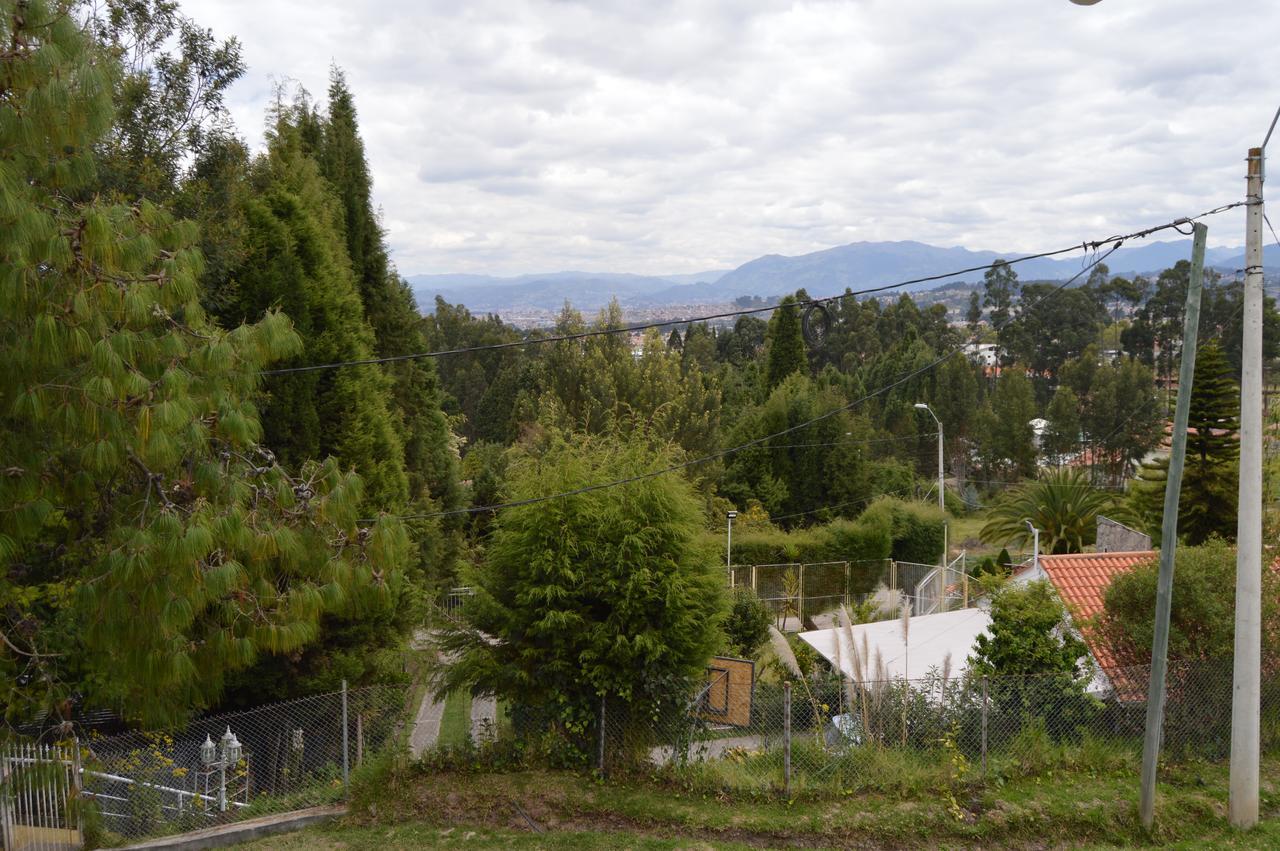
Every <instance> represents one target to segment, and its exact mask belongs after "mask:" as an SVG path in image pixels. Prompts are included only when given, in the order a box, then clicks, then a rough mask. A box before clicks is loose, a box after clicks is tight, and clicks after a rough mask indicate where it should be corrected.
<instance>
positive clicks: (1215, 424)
mask: <svg viewBox="0 0 1280 851" xmlns="http://www.w3.org/2000/svg"><path fill="white" fill-rule="evenodd" d="M1187 427H1188V429H1189V433H1188V434H1187V462H1186V469H1185V471H1184V473H1183V484H1182V502H1181V507H1180V508H1179V512H1178V513H1179V515H1180V516H1179V518H1178V533H1179V535H1180V536H1185V537H1186V539H1187V541H1188V542H1189V543H1191V544H1199V543H1202V542H1203V541H1205V540H1207V539H1208V538H1209V536H1211V535H1220V536H1222V537H1224V538H1227V539H1234V538H1235V534H1236V505H1237V502H1238V499H1239V492H1238V487H1237V482H1238V472H1237V471H1238V464H1239V457H1240V443H1239V433H1240V388H1239V387H1238V386H1237V385H1236V382H1235V380H1234V379H1233V378H1232V377H1231V365H1230V364H1229V363H1228V362H1227V358H1226V355H1225V353H1224V352H1223V351H1222V347H1221V346H1219V345H1218V343H1217V342H1216V341H1214V340H1210V341H1209V342H1208V343H1206V344H1205V345H1204V346H1201V347H1200V349H1199V351H1198V352H1197V353H1196V372H1195V381H1194V383H1193V384H1192V391H1191V406H1190V412H1189V415H1188V418H1187Z"/></svg>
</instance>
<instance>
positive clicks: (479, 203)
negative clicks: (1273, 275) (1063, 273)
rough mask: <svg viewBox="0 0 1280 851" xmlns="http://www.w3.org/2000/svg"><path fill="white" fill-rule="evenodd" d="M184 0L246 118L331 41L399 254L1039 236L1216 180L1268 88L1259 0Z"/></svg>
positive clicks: (1147, 213) (560, 266) (1217, 190)
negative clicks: (1092, 1)
mask: <svg viewBox="0 0 1280 851" xmlns="http://www.w3.org/2000/svg"><path fill="white" fill-rule="evenodd" d="M182 5H183V8H184V9H185V11H186V13H187V14H189V15H190V16H191V17H193V18H194V19H195V20H196V21H198V22H199V23H200V24H201V25H203V26H206V27H209V28H212V29H213V31H214V33H215V34H216V35H218V36H220V37H225V36H229V35H234V36H236V37H237V38H238V39H240V41H241V43H242V46H243V52H244V59H245V61H246V63H247V65H248V72H247V74H246V75H245V77H244V78H243V79H242V80H240V81H239V82H238V83H237V84H236V85H235V87H234V88H233V89H232V91H231V93H230V97H229V106H230V108H231V111H232V114H233V116H234V118H235V121H236V123H237V125H238V127H239V129H240V131H241V133H243V134H244V135H245V136H246V138H247V139H248V140H249V141H250V142H251V143H252V144H254V145H260V144H261V140H262V127H263V121H264V114H265V110H266V107H267V104H268V102H269V100H270V98H271V96H272V92H273V89H274V87H275V86H276V84H277V83H278V82H280V81H283V80H291V81H296V82H297V83H300V84H301V85H302V86H303V87H305V88H306V89H307V90H308V91H309V92H310V93H311V94H312V95H314V96H316V97H318V98H321V99H322V98H323V96H324V92H325V90H326V88H327V81H328V76H329V69H330V66H331V65H332V64H334V63H336V64H337V65H338V66H340V67H341V68H342V69H344V71H345V72H346V74H347V77H348V82H349V84H350V87H351V89H352V91H353V93H354V95H355V98H356V106H357V109H358V111H359V117H360V126H361V130H362V133H363V135H364V139H365V144H366V148H367V155H368V158H369V162H370V167H371V169H372V172H373V178H374V200H375V203H376V204H377V205H378V206H379V207H380V208H381V211H382V218H383V225H384V227H385V229H386V231H387V238H388V241H389V243H390V247H391V249H392V255H393V259H394V261H395V263H396V265H397V267H398V268H399V269H400V271H401V272H402V273H403V274H406V275H414V274H422V273H444V272H469V273H478V274H494V275H514V274H521V273H527V272H548V271H557V270H568V269H579V270H585V271H602V272H603V271H613V272H634V273H640V274H667V273H692V272H698V271H702V270H708V269H728V268H733V267H735V266H737V265H739V264H741V263H743V262H746V261H747V260H750V259H752V258H754V257H758V256H760V255H762V254H803V253H806V252H810V251H815V250H820V249H824V248H831V247H834V246H837V245H843V244H846V243H850V242H857V241H863V240H868V241H876V240H907V239H910V240H918V241H921V242H928V243H931V244H935V245H944V246H952V245H961V246H964V247H967V248H971V249H991V250H996V251H1006V252H1012V251H1021V252H1033V251H1039V250H1044V249H1046V248H1058V247H1062V246H1064V245H1070V244H1073V243H1076V242H1080V241H1082V240H1084V239H1094V238H1101V237H1105V236H1107V235H1109V234H1112V233H1117V232H1123V231H1127V230H1131V229H1135V228H1140V227H1143V226H1146V225H1150V224H1156V223H1160V222H1164V221H1168V220H1169V219H1171V218H1175V217H1178V216H1183V215H1191V214H1194V213H1198V212H1200V211H1202V210H1205V209H1208V208H1211V207H1214V206H1217V205H1219V204H1223V203H1226V202H1230V201H1235V200H1239V199H1240V198H1241V197H1242V196H1243V194H1244V179H1243V176H1244V157H1245V154H1246V152H1247V149H1248V148H1249V147H1251V146H1256V145H1259V144H1261V141H1262V137H1263V136H1264V134H1265V133H1266V130H1267V126H1268V124H1269V123H1270V121H1271V118H1272V116H1273V115H1274V114H1275V110H1276V108H1277V106H1280V54H1277V52H1276V50H1275V46H1276V44H1277V43H1280V3H1276V2H1274V0H1102V2H1100V3H1098V4H1097V5H1094V6H1090V7H1080V6H1076V5H1073V4H1071V3H1070V2H1068V0H850V2H840V3H826V2H820V3H816V2H778V3H774V2H768V0H763V1H762V2H754V3H753V2H743V1H742V0H739V2H679V1H678V0H671V2H668V1H667V0H649V2H645V3H637V2H621V0H619V2H603V0H602V2H591V3H576V2H522V1H521V0H498V2H491V0H467V2H456V0H455V2H444V3H438V2H409V0H382V2H378V3H361V2H351V0H342V2H338V0H184V2H183V4H182ZM1278 132H1280V131H1278ZM1276 145H1280V142H1277V143H1273V147H1275V146H1276ZM1278 158H1280V157H1278ZM1276 168H1277V170H1280V165H1278V166H1277V167H1276ZM1272 218H1273V219H1274V218H1275V217H1274V216H1273V217H1272ZM1243 227H1244V217H1243V215H1242V214H1240V211H1238V210H1236V211H1232V212H1231V213H1227V214H1224V215H1221V216H1217V217H1215V218H1213V219H1211V220H1210V221H1209V241H1210V244H1212V245H1240V244H1242V242H1243V236H1242V234H1243Z"/></svg>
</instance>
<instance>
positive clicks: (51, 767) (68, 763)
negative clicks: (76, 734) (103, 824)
mask: <svg viewBox="0 0 1280 851" xmlns="http://www.w3.org/2000/svg"><path fill="white" fill-rule="evenodd" d="M80 784H81V769H80V762H79V749H78V748H76V747H74V746H72V747H63V746H58V745H41V744H34V743H28V742H13V743H9V744H2V745H0V840H2V844H3V847H4V848H5V849H13V851H17V850H18V849H22V851H27V849H31V851H45V849H63V848H80V847H81V846H82V844H83V841H84V837H83V830H82V825H81V823H80V818H79V813H78V812H74V811H73V807H72V805H71V804H72V802H73V801H75V800H76V799H78V798H79V793H80Z"/></svg>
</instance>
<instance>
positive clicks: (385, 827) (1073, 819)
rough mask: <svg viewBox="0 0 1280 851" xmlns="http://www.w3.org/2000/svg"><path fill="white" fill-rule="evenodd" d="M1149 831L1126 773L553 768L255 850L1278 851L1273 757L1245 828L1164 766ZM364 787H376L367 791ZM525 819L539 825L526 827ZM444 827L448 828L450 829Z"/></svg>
mask: <svg viewBox="0 0 1280 851" xmlns="http://www.w3.org/2000/svg"><path fill="white" fill-rule="evenodd" d="M1165 780H1166V782H1165V783H1164V785H1163V786H1162V788H1161V793H1160V800H1159V804H1158V810H1157V813H1158V830H1157V833H1156V834H1155V836H1154V837H1147V836H1146V835H1145V834H1144V833H1143V831H1142V830H1141V828H1140V826H1139V825H1138V823H1137V818H1136V794H1137V788H1136V787H1137V783H1136V779H1135V778H1134V776H1133V774H1132V773H1130V772H1128V771H1117V772H1062V771H1058V772H1053V771H1047V772H1045V773H1043V774H1040V775H1037V776H1032V777H1023V778H1017V779H1012V780H1009V781H1007V782H1006V783H1004V784H1003V785H1002V786H999V787H997V786H995V785H994V784H993V785H991V786H988V787H986V788H983V787H981V786H977V785H974V786H968V787H963V788H961V789H958V790H957V794H956V800H955V803H954V805H953V804H952V803H951V802H950V800H949V797H948V793H947V791H946V790H945V789H942V788H940V789H937V790H919V791H917V792H913V793H906V794H883V793H870V792H861V793H857V794H853V795H848V796H843V797H839V798H825V799H815V800H795V801H791V802H787V801H784V800H780V799H778V798H776V797H773V796H770V795H760V796H752V795H738V796H731V795H726V794H723V793H721V794H711V793H707V794H702V793H691V792H689V791H688V790H687V789H682V788H681V787H678V786H674V785H662V784H659V783H657V782H656V781H653V780H651V779H638V780H636V781H633V782H622V781H618V780H614V781H611V782H609V783H600V782H597V781H594V780H592V779H591V778H590V777H587V776H583V775H576V774H569V773H563V772H521V773H509V774H470V773H466V774H464V773H425V772H420V771H415V770H413V769H408V770H401V771H399V772H394V773H389V774H384V775H382V776H379V777H378V778H377V779H376V780H374V779H372V778H370V782H369V783H368V785H367V788H368V789H369V790H370V791H369V792H368V793H366V794H367V797H365V798H364V799H362V800H359V801H358V802H357V803H356V804H354V805H353V806H352V815H351V816H350V817H349V818H348V819H347V821H346V823H345V824H343V825H340V826H336V827H329V828H322V829H320V830H318V831H312V832H307V833H303V834H298V835H295V836H294V837H292V838H289V839H287V840H286V839H284V838H277V839H274V840H272V841H271V842H270V843H267V844H264V845H260V846H256V847H273V848H274V847H280V848H304V847H308V848H310V847H316V848H325V847H332V848H337V847H349V848H373V847H374V846H380V847H382V848H388V847H405V848H415V847H416V848H435V847H449V846H450V845H452V844H455V843H456V844H462V841H463V840H462V837H466V836H467V834H468V833H470V834H471V836H470V838H469V839H466V840H465V844H467V845H468V846H469V847H479V848H489V847H494V848H496V847H517V848H544V847H545V848H549V847H556V848H562V847H569V848H575V847H578V848H595V847H629V848H670V847H680V848H687V847H715V848H732V847H740V846H741V845H743V844H745V845H749V846H757V847H760V846H764V847H778V846H789V845H791V846H794V845H802V846H808V847H863V848H865V847H871V848H924V847H930V848H932V847H956V846H967V847H980V846H986V847H990V846H1002V847H1035V848H1043V847H1056V846H1067V847H1113V846H1115V845H1149V844H1152V842H1153V840H1154V841H1155V842H1156V843H1157V844H1161V845H1165V846H1169V847H1179V848H1211V847H1214V848H1216V847H1224V846H1225V847H1239V848H1274V847H1280V761H1268V762H1267V763H1266V764H1265V765H1264V772H1263V787H1262V788H1263V793H1262V807H1263V813H1264V818H1267V819H1268V820H1266V821H1264V823H1263V825H1262V826H1261V827H1260V828H1259V830H1257V831H1255V832H1253V833H1251V834H1248V835H1240V834H1236V833H1234V832H1233V831H1231V830H1230V829H1229V828H1228V827H1227V825H1226V822H1225V811H1226V795H1225V791H1224V790H1225V787H1226V783H1225V780H1226V776H1225V767H1223V766H1218V765H1201V766H1194V767H1184V768H1179V769H1176V770H1171V771H1168V772H1166V775H1165ZM375 789H376V792H374V791H373V790H375ZM531 825H536V826H537V828H538V829H540V830H543V831H546V832H545V833H537V832H535V831H534V828H533V827H531ZM451 828H452V830H451Z"/></svg>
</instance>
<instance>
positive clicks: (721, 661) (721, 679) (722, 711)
mask: <svg viewBox="0 0 1280 851" xmlns="http://www.w3.org/2000/svg"><path fill="white" fill-rule="evenodd" d="M755 674H756V663H755V662H753V661H751V660H750V659H733V658H730V657H728V656H715V657H712V659H711V662H710V663H709V664H708V665H707V678H706V680H705V681H704V683H703V692H702V700H701V701H700V703H699V706H698V707H697V710H696V711H695V712H694V714H695V715H696V716H697V717H699V718H703V719H706V720H707V721H714V722H717V723H720V724H727V725H729V726H732V727H746V726H749V725H750V724H751V703H752V697H753V695H754V692H755Z"/></svg>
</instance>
